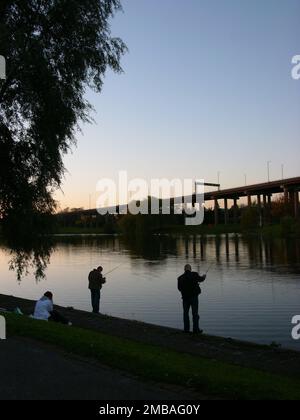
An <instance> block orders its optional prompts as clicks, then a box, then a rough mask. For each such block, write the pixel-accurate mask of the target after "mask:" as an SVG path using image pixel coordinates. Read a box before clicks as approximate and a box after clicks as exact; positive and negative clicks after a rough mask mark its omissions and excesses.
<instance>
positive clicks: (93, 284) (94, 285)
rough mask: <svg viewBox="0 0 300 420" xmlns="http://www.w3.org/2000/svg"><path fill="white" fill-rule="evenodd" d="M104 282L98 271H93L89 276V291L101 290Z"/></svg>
mask: <svg viewBox="0 0 300 420" xmlns="http://www.w3.org/2000/svg"><path fill="white" fill-rule="evenodd" d="M104 283H105V280H104V278H103V276H102V274H101V273H99V271H98V270H93V271H91V272H90V274H89V289H90V290H101V289H102V285H103V284H104Z"/></svg>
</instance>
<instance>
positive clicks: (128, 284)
mask: <svg viewBox="0 0 300 420" xmlns="http://www.w3.org/2000/svg"><path fill="white" fill-rule="evenodd" d="M55 243H56V245H55V249H54V252H53V253H52V255H51V262H50V265H49V266H48V269H47V273H46V274H47V278H46V279H45V280H42V281H40V282H36V280H35V279H34V276H33V275H29V276H27V277H25V278H23V279H22V281H21V282H18V281H17V280H16V275H15V273H14V272H12V271H9V268H8V262H9V260H10V255H9V252H8V250H7V249H5V248H4V247H3V246H2V247H1V246H0V293H3V294H10V295H15V296H19V297H23V298H29V299H37V298H39V297H40V296H41V295H42V294H43V293H44V292H45V291H46V290H51V291H53V292H54V294H55V302H56V303H57V304H60V305H63V306H73V307H75V308H78V309H83V310H88V311H89V310H90V296H89V291H88V289H87V284H88V281H87V276H88V273H89V271H90V269H91V268H94V267H97V266H98V265H100V264H101V265H103V266H104V268H105V271H109V270H111V269H113V268H114V267H115V266H118V265H119V264H121V263H122V266H121V267H120V268H119V269H118V270H116V271H114V272H113V273H112V274H111V275H109V276H108V282H107V284H106V285H105V288H104V289H103V291H102V299H101V312H102V313H106V314H109V315H114V316H118V317H123V318H129V319H135V320H141V321H146V322H150V323H153V324H158V325H166V326H171V327H176V328H182V308H181V298H180V295H179V293H178V291H177V277H178V276H179V275H180V274H181V273H182V269H183V266H184V264H186V263H187V262H188V263H191V264H192V265H193V268H194V269H195V270H197V271H200V272H205V271H206V269H207V268H208V267H209V266H210V264H211V263H213V265H212V267H211V270H210V272H209V275H208V279H207V282H206V283H204V284H203V287H202V291H203V293H202V295H201V297H200V316H201V326H202V328H203V329H204V330H205V332H207V333H209V334H215V335H220V336H226V337H233V338H239V339H243V340H248V341H253V342H258V343H267V344H270V343H271V342H273V341H275V342H277V343H281V344H282V345H283V346H285V347H290V348H294V349H298V350H300V342H297V341H293V340H292V338H291V329H292V325H291V319H292V317H293V316H294V315H296V314H300V241H299V240H283V239H276V240H269V241H264V240H260V239H257V238H254V239H247V240H246V239H242V238H241V237H238V236H222V237H214V236H210V237H206V238H205V239H203V238H202V239H201V237H199V236H191V237H189V238H185V237H180V236H176V237H164V236H159V237H158V236H156V237H151V238H150V239H147V240H140V241H135V242H131V243H129V242H127V241H125V240H124V239H122V238H119V237H113V236H97V237H84V236H81V237H76V238H74V237H56V239H55ZM0 306H1V302H0Z"/></svg>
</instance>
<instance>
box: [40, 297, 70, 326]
mask: <svg viewBox="0 0 300 420" xmlns="http://www.w3.org/2000/svg"><path fill="white" fill-rule="evenodd" d="M33 317H34V318H35V319H39V320H41V321H53V322H59V323H60V324H65V325H72V324H71V322H69V320H68V319H67V318H65V317H64V316H63V315H61V314H60V313H59V312H58V311H56V310H55V309H53V294H52V293H51V292H46V293H45V294H44V296H43V297H41V299H40V300H38V301H37V303H36V305H35V309H34V314H33Z"/></svg>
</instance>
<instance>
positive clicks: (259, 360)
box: [0, 295, 300, 378]
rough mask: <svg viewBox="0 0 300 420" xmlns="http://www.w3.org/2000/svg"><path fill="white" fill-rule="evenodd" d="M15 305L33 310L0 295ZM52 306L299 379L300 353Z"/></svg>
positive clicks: (143, 337) (94, 322) (140, 337)
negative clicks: (190, 333)
mask: <svg viewBox="0 0 300 420" xmlns="http://www.w3.org/2000/svg"><path fill="white" fill-rule="evenodd" d="M16 306H18V307H20V308H21V309H22V310H23V312H24V313H26V314H30V313H32V312H33V308H34V302H32V301H29V300H24V299H19V298H15V297H11V296H4V295H0V308H1V307H3V308H7V309H13V308H15V307H16ZM56 308H57V309H58V310H59V311H61V312H62V313H63V314H64V315H65V316H66V317H68V318H69V319H70V320H71V321H72V322H73V324H74V326H78V327H82V328H86V329H91V330H96V331H99V332H103V333H106V334H110V335H113V336H118V337H123V338H128V339H131V340H135V341H139V342H143V343H148V344H152V345H157V346H161V347H165V348H168V349H171V350H175V351H177V352H184V353H190V354H193V355H198V356H203V357H206V358H209V359H215V360H220V361H226V362H230V363H233V364H237V365H240V366H246V367H253V368H257V369H261V370H265V371H268V372H273V373H279V374H284V375H288V376H293V377H296V378H299V375H300V352H295V351H289V350H282V349H273V348H271V347H269V346H260V345H255V344H251V343H246V342H240V341H237V340H232V339H226V338H220V337H214V336H207V335H203V336H200V337H198V336H193V335H186V334H183V333H182V332H181V331H179V330H176V329H172V328H166V327H159V326H155V325H150V324H145V323H142V322H136V321H128V320H124V319H120V318H113V317H107V316H103V315H94V314H91V313H88V312H84V311H79V310H69V309H66V308H62V307H59V306H57V307H56Z"/></svg>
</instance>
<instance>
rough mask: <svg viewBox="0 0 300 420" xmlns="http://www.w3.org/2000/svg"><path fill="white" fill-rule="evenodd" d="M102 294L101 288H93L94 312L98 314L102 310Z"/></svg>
mask: <svg viewBox="0 0 300 420" xmlns="http://www.w3.org/2000/svg"><path fill="white" fill-rule="evenodd" d="M100 296H101V293H100V290H99V289H91V299H92V307H93V312H94V314H98V313H99V311H100Z"/></svg>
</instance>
